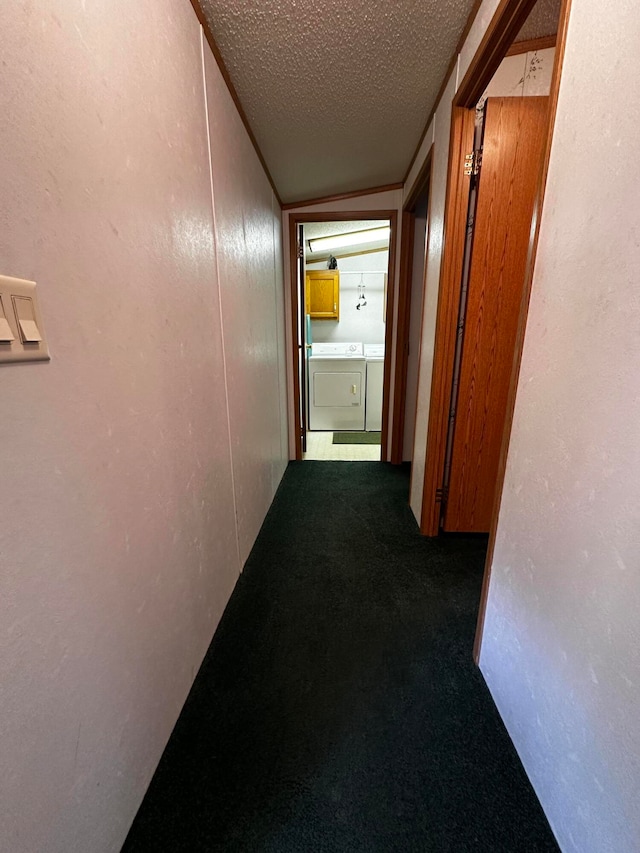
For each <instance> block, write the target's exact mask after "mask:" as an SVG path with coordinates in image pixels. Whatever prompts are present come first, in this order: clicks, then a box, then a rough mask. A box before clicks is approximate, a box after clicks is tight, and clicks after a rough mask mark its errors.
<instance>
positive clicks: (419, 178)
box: [402, 142, 433, 210]
mask: <svg viewBox="0 0 640 853" xmlns="http://www.w3.org/2000/svg"><path fill="white" fill-rule="evenodd" d="M432 158H433V142H432V143H431V147H430V148H429V150H428V151H427V156H426V157H425V158H424V163H423V164H422V166H421V167H420V171H419V172H418V174H417V175H416V179H415V181H414V182H413V187H412V188H411V192H410V193H409V195H408V196H407V198H406V200H405V202H404V204H403V205H402V208H403V210H413V208H414V206H415V203H416V202H417V200H418V198H419V197H420V196H421V195H422V194H423V192H424V191H425V189H426V188H427V186H428V185H429V184H430V183H431V177H432V174H431V172H432V168H433V163H432Z"/></svg>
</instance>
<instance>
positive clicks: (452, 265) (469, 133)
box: [420, 0, 571, 663]
mask: <svg viewBox="0 0 640 853" xmlns="http://www.w3.org/2000/svg"><path fill="white" fill-rule="evenodd" d="M535 2H536V0H501V2H500V4H499V6H498V8H497V10H496V12H495V14H494V17H493V19H492V21H491V23H490V24H489V27H488V28H487V31H486V32H485V35H484V37H483V39H482V41H481V43H480V45H479V47H478V49H477V51H476V53H475V55H474V57H473V59H472V60H471V64H470V66H469V68H468V70H467V72H466V74H465V76H464V78H463V80H462V83H461V84H460V86H459V87H458V90H457V92H456V95H455V97H454V100H453V105H452V116H451V136H450V150H449V169H448V176H447V193H446V201H445V217H444V234H443V259H442V270H441V274H440V287H439V292H438V309H437V316H436V338H435V348H434V361H433V378H432V384H431V400H430V407H429V424H428V434H427V451H426V464H425V474H424V489H423V496H422V512H421V520H420V531H421V533H423V534H424V535H427V536H436V535H437V534H438V532H439V523H440V503H439V501H437V499H436V496H437V495H438V494H439V490H440V488H441V486H442V479H443V475H444V462H445V453H446V440H447V422H448V418H449V397H450V394H451V383H452V376H453V358H454V348H455V334H456V326H457V320H458V317H457V313H458V305H459V299H460V286H461V278H462V262H463V253H464V238H465V231H466V216H467V203H468V185H467V184H466V182H465V181H464V178H463V164H464V157H465V154H466V153H468V152H469V151H471V150H472V139H473V124H474V112H475V105H476V104H477V102H478V100H479V98H480V97H481V96H482V94H483V92H484V91H485V89H486V87H487V86H488V84H489V82H490V80H491V78H492V77H493V75H494V74H495V72H496V70H497V69H498V66H499V65H500V63H501V62H502V59H503V58H504V56H505V55H506V54H507V52H508V51H509V49H510V47H511V44H512V42H513V39H514V38H515V37H516V36H517V34H518V32H519V31H520V29H521V28H522V26H523V24H524V22H525V21H526V19H527V17H528V15H529V13H530V12H531V10H532V8H533V6H534V5H535ZM570 6H571V0H562V6H561V9H560V17H559V20H558V35H557V40H556V52H555V57H554V66H553V76H552V79H551V87H550V92H549V126H548V129H547V141H546V145H545V151H544V156H543V164H542V168H541V170H540V175H539V178H538V188H537V191H536V204H535V207H534V213H533V218H532V227H531V232H530V238H529V251H528V257H527V267H526V273H525V282H524V288H523V296H522V302H521V306H520V316H519V320H518V332H517V337H516V344H515V348H514V359H513V366H512V371H511V380H510V384H509V396H508V404H507V412H506V417H505V425H504V432H503V438H502V446H501V451H500V462H499V467H498V476H497V482H496V494H495V498H494V506H493V513H492V521H491V529H490V534H489V547H488V551H487V558H486V562H485V571H484V579H483V584H482V593H481V600H480V609H479V613H478V626H477V630H476V638H475V644H474V651H473V654H474V659H475V661H476V663H477V662H478V661H479V657H480V650H481V643H482V632H483V628H484V616H485V611H486V605H487V594H488V589H489V582H490V574H491V563H492V561H493V553H494V548H495V539H496V529H497V522H498V511H499V507H500V501H501V498H502V489H503V485H504V476H505V469H506V460H507V452H508V448H509V438H510V435H511V425H512V422H513V410H514V406H515V398H516V390H517V380H518V374H519V371H520V362H521V358H522V348H523V344H524V332H525V327H526V322H527V312H528V307H529V297H530V294H531V283H532V279H533V270H534V264H535V256H536V249H537V245H538V234H539V228H540V216H541V212H542V205H543V200H544V191H545V187H546V180H547V172H548V168H549V157H550V151H551V142H552V138H553V127H554V122H555V116H556V110H557V103H558V92H559V87H560V74H561V69H562V60H563V57H564V50H565V44H566V35H567V25H568V21H569V12H570Z"/></svg>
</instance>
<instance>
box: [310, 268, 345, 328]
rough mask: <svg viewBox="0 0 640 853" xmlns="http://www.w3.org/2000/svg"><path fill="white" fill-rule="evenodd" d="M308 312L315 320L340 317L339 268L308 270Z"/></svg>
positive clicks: (337, 318)
mask: <svg viewBox="0 0 640 853" xmlns="http://www.w3.org/2000/svg"><path fill="white" fill-rule="evenodd" d="M306 302H307V313H308V314H309V315H310V316H311V318H312V319H313V320H339V319H340V273H339V272H338V270H307V281H306Z"/></svg>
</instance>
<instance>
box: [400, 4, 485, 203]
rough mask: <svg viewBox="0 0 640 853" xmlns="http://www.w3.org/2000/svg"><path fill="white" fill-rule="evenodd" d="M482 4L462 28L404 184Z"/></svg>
mask: <svg viewBox="0 0 640 853" xmlns="http://www.w3.org/2000/svg"><path fill="white" fill-rule="evenodd" d="M481 5H482V0H475V2H474V4H473V6H472V8H471V11H470V12H469V17H468V18H467V23H466V24H465V25H464V29H463V30H462V34H461V35H460V38H459V39H458V44H457V45H456V49H455V50H454V52H453V56H452V57H451V60H450V62H449V65H448V66H447V70H446V71H445V74H444V78H443V80H442V85H441V86H440V89H439V91H438V94H437V95H436V99H435V101H434V104H433V107H432V109H431V112H430V113H429V116H428V118H427V120H426V122H425V125H424V130H423V131H422V133H421V134H420V139H419V140H418V144H417V145H416V150H415V151H414V153H413V157H412V158H411V162H410V163H409V167H408V169H407V171H406V172H405V175H404V178H403V179H402V184H403V186H404V184H406V182H407V178H408V177H409V175H410V174H411V170H412V169H413V166H414V163H415V162H416V159H417V157H418V154H419V153H420V149H421V148H422V143H423V142H424V140H425V137H426V135H427V131H428V130H429V125H430V124H431V122H432V120H433V117H434V115H435V114H436V110H437V109H438V107H439V105H440V101H441V100H442V96H443V95H444V90H445V89H446V88H447V83H448V82H449V78H450V77H451V75H452V74H453V72H454V70H455V67H456V63H457V62H458V54H459V53H460V51H461V50H462V48H463V46H464V43H465V41H466V40H467V36H468V35H469V31H470V30H471V27H472V26H473V22H474V21H475V19H476V15H477V14H478V12H479V10H480V6H481Z"/></svg>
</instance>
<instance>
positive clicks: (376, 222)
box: [289, 210, 397, 461]
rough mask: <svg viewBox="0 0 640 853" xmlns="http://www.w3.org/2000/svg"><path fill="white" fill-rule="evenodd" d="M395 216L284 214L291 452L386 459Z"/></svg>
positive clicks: (380, 213) (332, 457)
mask: <svg viewBox="0 0 640 853" xmlns="http://www.w3.org/2000/svg"><path fill="white" fill-rule="evenodd" d="M396 222H397V214H396V211H393V210H384V211H364V212H352V213H333V212H325V213H315V214H312V213H296V214H292V215H291V217H290V222H289V227H290V247H291V258H292V265H291V283H292V289H291V295H292V308H293V311H292V322H293V341H294V353H293V355H294V377H293V378H294V403H295V405H294V416H295V438H296V458H297V459H307V460H319V459H322V460H334V461H340V460H349V461H378V460H383V461H386V459H387V455H386V444H387V434H388V429H389V392H390V389H389V383H390V378H391V377H390V358H389V353H390V349H391V341H392V332H393V330H392V328H391V327H392V325H393V323H392V320H393V309H392V307H391V306H392V305H393V270H394V263H395V242H396Z"/></svg>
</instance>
